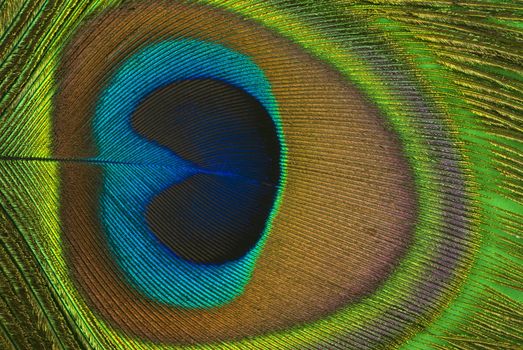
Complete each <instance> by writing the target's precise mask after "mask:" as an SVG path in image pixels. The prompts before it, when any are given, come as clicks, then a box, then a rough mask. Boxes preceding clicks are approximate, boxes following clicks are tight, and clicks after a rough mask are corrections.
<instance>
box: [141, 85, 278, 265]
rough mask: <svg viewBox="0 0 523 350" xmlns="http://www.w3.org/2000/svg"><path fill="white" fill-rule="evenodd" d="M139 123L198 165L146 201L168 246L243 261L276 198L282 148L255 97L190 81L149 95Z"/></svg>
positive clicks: (198, 256)
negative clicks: (191, 172)
mask: <svg viewBox="0 0 523 350" xmlns="http://www.w3.org/2000/svg"><path fill="white" fill-rule="evenodd" d="M132 126H133V128H134V129H135V130H136V131H137V132H138V133H140V134H141V135H143V136H144V137H146V138H147V139H149V140H152V141H155V142H157V143H159V144H161V145H163V146H165V147H168V148H169V149H170V150H171V151H172V152H174V153H175V154H176V155H178V156H180V157H182V158H184V159H185V160H187V161H190V162H191V163H192V164H194V166H195V168H196V169H197V174H196V175H193V176H192V177H189V178H188V179H186V180H185V181H183V182H181V183H178V184H174V185H173V186H171V187H170V188H168V189H166V190H164V191H163V192H161V193H159V194H158V195H157V196H156V197H154V199H153V200H152V201H151V203H150V204H149V205H148V207H147V212H146V218H147V222H148V224H149V227H150V229H151V230H152V232H154V234H155V235H156V236H157V237H158V239H159V240H160V241H161V242H162V243H163V244H165V245H166V246H167V247H169V248H170V249H171V250H172V251H174V252H175V253H176V254H177V255H178V256H180V257H182V258H184V259H186V260H189V261H192V262H196V263H207V264H209V263H211V264H219V263H224V262H226V261H231V260H235V259H238V258H240V257H242V256H244V255H245V254H246V253H247V252H248V251H249V250H250V249H251V248H253V247H254V246H255V245H256V243H257V242H258V241H259V239H260V238H261V237H262V235H263V232H264V229H265V226H266V222H267V219H268V218H269V215H270V212H271V209H272V207H273V205H274V202H275V199H276V195H277V190H278V184H279V179H280V177H281V174H280V172H281V169H280V153H281V146H280V141H279V138H278V134H277V129H276V126H275V124H274V122H273V120H272V118H271V116H270V115H269V113H268V112H267V111H266V110H265V108H264V107H263V106H262V105H261V104H260V103H259V102H258V101H257V100H256V99H255V98H254V97H252V96H251V95H249V94H248V93H247V92H245V91H244V90H242V89H239V88H237V87H234V86H232V85H230V84H227V83H225V82H222V81H218V80H212V79H196V80H183V81H179V82H176V83H174V84H171V85H169V86H166V87H164V88H162V89H159V90H157V91H155V92H153V93H152V94H150V95H149V96H148V97H147V98H145V99H144V101H142V103H141V104H140V105H139V106H138V108H137V110H136V111H135V113H134V114H133V117H132Z"/></svg>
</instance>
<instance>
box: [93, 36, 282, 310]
mask: <svg viewBox="0 0 523 350" xmlns="http://www.w3.org/2000/svg"><path fill="white" fill-rule="evenodd" d="M186 79H216V80H219V81H223V82H225V83H228V84H231V85H233V86H236V87H238V88H241V89H243V90H244V91H246V92H247V93H249V94H250V95H252V96H253V97H254V98H256V99H257V100H258V101H259V103H261V104H262V105H263V107H264V108H265V109H266V110H267V112H268V113H269V114H270V116H271V118H272V119H273V121H274V123H275V125H276V128H277V131H278V137H279V139H280V144H281V148H282V152H281V156H280V164H281V174H282V175H281V177H280V183H279V188H278V193H277V196H276V200H275V202H274V203H275V204H274V206H273V208H272V210H271V214H270V215H269V219H268V220H267V223H266V226H265V230H264V233H263V235H262V238H261V239H260V240H259V241H258V242H257V243H256V245H255V246H254V247H253V248H252V249H251V250H250V251H249V252H248V253H247V254H246V255H244V256H243V257H241V258H240V259H237V260H234V261H229V262H226V263H223V264H213V265H211V264H207V265H206V264H196V263H193V262H190V261H187V260H184V259H181V258H180V257H178V256H177V255H175V254H174V253H173V252H172V251H170V250H169V249H168V248H167V247H165V246H164V245H162V244H161V243H160V242H159V241H158V239H157V238H156V237H155V235H154V234H153V233H152V232H151V230H150V229H149V228H148V226H147V223H146V220H145V215H144V212H145V210H146V207H147V205H148V203H150V202H151V200H152V199H153V198H154V197H155V196H156V195H157V194H158V193H159V192H161V191H163V190H165V189H166V188H168V187H170V186H173V184H177V183H181V182H183V181H184V180H186V179H187V178H189V177H190V176H192V175H195V174H198V173H204V172H205V170H204V169H200V168H198V167H197V166H195V165H194V164H193V163H191V162H188V161H186V160H184V159H182V158H180V157H179V156H177V155H176V154H174V153H173V152H172V151H171V150H169V149H167V148H166V147H163V146H161V145H159V144H158V143H155V142H152V141H150V140H147V139H145V138H144V137H142V136H141V135H139V134H138V133H136V131H135V130H134V129H133V128H132V126H131V123H130V118H131V115H132V113H133V112H134V110H135V109H136V108H137V106H138V105H139V104H140V102H141V101H142V100H143V99H144V98H145V97H146V96H147V95H149V94H150V93H152V92H153V91H155V90H157V89H159V88H161V87H164V86H166V85H168V84H172V83H173V82H176V81H180V80H186ZM93 130H94V131H93V133H94V136H95V140H96V143H97V146H98V149H99V155H98V157H97V158H96V159H95V160H97V161H99V162H101V163H103V164H104V165H103V169H104V175H103V179H104V180H103V189H102V194H101V197H100V201H101V204H100V213H101V214H100V215H101V220H102V222H103V226H104V229H105V232H106V235H107V240H108V245H109V248H110V250H111V252H112V254H113V255H114V259H115V260H116V262H117V264H118V266H119V267H120V268H121V270H122V272H123V273H124V275H125V277H126V279H127V280H128V281H129V282H130V283H131V284H132V285H133V286H134V287H135V288H137V289H138V290H139V291H140V292H142V293H143V294H144V295H146V296H147V297H149V298H151V299H154V300H156V301H158V302H161V303H165V304H169V305H174V306H179V307H184V308H209V307H214V306H218V305H222V304H225V303H227V302H229V301H231V300H232V299H233V298H235V297H237V296H238V295H240V294H241V293H242V292H243V289H244V287H245V285H246V284H247V283H248V281H249V279H250V276H251V274H252V271H253V269H254V266H255V264H256V260H257V258H258V256H259V255H260V253H261V249H262V247H263V245H264V242H265V240H266V238H267V234H268V231H269V229H270V224H271V221H272V219H271V218H272V217H273V216H274V214H275V212H276V211H277V209H278V203H279V201H280V197H281V193H282V191H283V181H284V180H283V179H284V178H285V176H284V172H285V168H284V164H285V152H284V149H285V147H284V143H283V134H282V132H281V126H280V124H279V116H278V111H277V105H276V102H275V99H274V97H273V95H272V93H271V86H270V83H269V82H268V81H267V79H266V77H265V75H264V73H263V71H262V70H261V69H260V68H259V67H258V66H257V65H256V64H255V63H254V62H253V61H252V60H251V59H249V58H248V57H247V56H244V55H242V54H240V53H237V52H234V51H232V50H230V49H227V48H225V47H223V46H221V45H217V44H212V43H208V42H203V41H196V40H189V39H179V40H168V41H163V42H160V43H156V44H153V45H150V46H147V47H145V48H143V49H142V50H141V51H139V52H137V53H136V54H134V55H133V56H131V57H129V58H128V59H127V60H126V61H124V62H123V63H122V65H121V66H119V68H118V70H117V71H116V72H115V74H114V76H113V77H112V78H111V80H110V81H109V83H108V85H107V86H106V88H105V89H104V90H103V91H102V93H101V95H100V98H99V101H98V104H97V106H96V111H95V117H94V121H93ZM109 135H110V137H109ZM129 150H132V153H129ZM122 165H125V166H122Z"/></svg>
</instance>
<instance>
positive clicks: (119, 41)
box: [55, 3, 416, 343]
mask: <svg viewBox="0 0 523 350" xmlns="http://www.w3.org/2000/svg"><path fill="white" fill-rule="evenodd" d="M133 6H134V8H132V7H131V6H126V7H122V8H118V9H115V10H111V11H109V12H107V13H105V14H102V15H100V16H98V17H97V18H96V19H95V20H93V21H91V22H90V23H88V24H87V25H86V26H85V27H84V28H83V29H82V30H81V32H80V33H79V34H78V36H77V37H76V39H75V40H74V42H72V43H71V45H70V47H69V48H68V49H67V51H66V53H65V56H64V58H63V66H62V69H61V71H60V72H61V75H60V76H59V79H60V91H59V94H58V96H57V99H56V119H55V131H56V148H55V154H56V156H57V157H74V158H78V157H85V156H92V155H94V154H96V148H95V147H94V144H93V138H92V130H91V120H92V116H93V113H92V111H93V106H94V105H95V104H96V96H97V94H98V93H99V92H100V89H101V88H102V87H103V84H104V82H105V81H106V79H107V77H108V76H109V74H110V72H112V71H113V70H114V68H115V66H116V65H117V64H118V62H121V60H123V59H125V58H126V57H128V56H129V55H130V54H132V53H133V52H135V51H136V50H137V49H138V48H140V47H143V46H144V45H147V44H150V43H151V42H157V41H160V40H164V39H176V38H180V37H184V38H194V39H200V40H208V41H212V42H216V43H219V44H222V45H224V46H226V47H229V48H231V49H233V50H236V51H238V52H241V53H243V54H245V55H247V56H250V57H251V58H252V59H253V61H254V62H255V63H256V64H258V65H259V66H260V67H261V69H262V70H263V71H264V72H265V74H266V76H267V78H268V80H269V81H270V83H271V86H272V89H273V93H274V95H275V97H276V100H277V101H278V105H279V109H280V114H281V118H282V126H283V131H284V134H285V138H286V143H287V147H288V172H287V187H286V191H285V193H284V197H283V201H282V204H281V207H280V211H279V213H278V215H277V216H276V218H275V220H274V222H273V229H272V232H271V233H270V236H269V239H268V241H267V243H266V246H265V248H264V250H263V252H262V255H261V257H260V259H259V261H258V262H257V265H256V268H255V272H254V275H253V278H252V280H251V281H250V283H249V284H248V285H247V287H246V290H245V293H244V294H243V295H241V296H240V297H238V298H237V299H235V300H234V301H233V302H231V303H230V304H228V305H226V306H224V307H221V308H216V309H210V310H181V309H177V308H174V307H169V306H166V305H161V304H158V303H156V302H154V301H151V300H148V299H146V298H145V297H143V296H141V295H140V294H138V293H137V292H136V291H135V290H134V289H133V288H132V286H130V285H128V284H127V283H126V282H125V281H124V280H123V279H122V276H121V272H120V271H119V270H118V268H117V266H116V265H115V263H114V261H112V259H111V257H110V255H109V253H108V248H107V246H106V244H105V241H104V233H103V232H102V230H101V227H100V222H99V221H100V217H99V212H98V210H99V205H98V201H99V197H98V195H97V191H98V190H99V186H100V181H102V175H103V171H102V169H101V168H100V167H99V166H96V165H88V164H79V163H75V164H68V165H64V166H63V167H62V204H63V205H62V210H61V215H62V221H63V227H64V240H65V242H66V246H67V258H68V260H69V262H70V265H71V269H72V271H73V276H74V278H75V280H76V281H77V282H78V284H79V286H80V288H81V290H82V291H83V294H84V295H85V296H86V298H87V299H88V301H89V303H90V305H92V307H93V308H94V309H95V310H96V312H98V313H99V314H101V315H102V316H103V318H104V319H106V320H108V321H109V322H110V323H111V324H113V325H114V326H115V327H117V328H119V329H122V330H123V331H124V332H127V333H129V334H132V335H135V336H140V337H144V338H147V339H151V340H153V341H161V342H172V343H200V342H211V341H218V340H227V339H238V338H243V337H246V336H254V335H260V334H263V333H267V332H270V331H274V330H281V329H285V328H289V327H291V326H293V325H296V324H297V323H303V322H308V321H312V320H315V319H319V318H322V317H324V316H326V315H328V314H330V313H332V312H333V311H335V310H337V309H339V308H340V307H343V306H344V305H347V304H349V303H351V302H355V301H356V300H358V299H359V298H362V297H363V296H365V295H367V294H368V293H370V292H372V291H373V290H375V289H376V287H377V286H379V285H380V284H381V283H383V281H384V280H385V279H386V277H387V276H388V275H389V274H390V272H391V271H392V269H393V267H394V265H395V264H396V263H397V261H398V259H399V258H400V257H401V255H402V253H403V252H404V251H405V249H406V247H407V246H408V244H409V242H410V236H411V232H412V226H413V222H414V220H415V212H416V201H415V194H414V189H413V181H412V176H411V172H410V170H409V167H408V165H407V162H406V160H405V159H404V158H403V157H402V155H401V149H400V146H399V143H398V142H397V140H395V138H394V136H393V135H392V134H391V132H390V131H388V130H387V128H386V127H385V126H384V123H383V122H382V120H381V119H380V117H379V113H378V111H377V109H376V108H374V107H373V106H372V105H371V104H370V103H368V102H367V101H366V100H365V99H364V98H363V96H362V94H361V93H360V92H359V91H358V90H357V89H355V88H354V87H353V86H351V85H349V84H347V82H346V81H345V79H344V78H343V77H342V76H340V75H339V74H338V73H337V72H336V71H335V70H333V69H332V68H330V67H329V66H327V65H326V64H325V63H322V62H320V61H319V60H317V59H315V58H313V57H311V56H310V55H309V54H307V53H306V52H304V51H303V50H302V49H300V47H299V46H297V45H295V44H293V43H292V42H291V41H289V40H287V39H284V38H282V37H279V36H278V35H275V34H274V33H272V32H270V31H268V30H267V29H265V28H263V27H262V26H259V25H257V24H255V23H253V22H250V21H246V20H244V19H242V18H240V17H238V16H236V15H233V14H229V13H225V12H223V11H221V10H217V9H213V8H208V7H203V6H188V5H180V4H165V3H163V4H142V5H133Z"/></svg>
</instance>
